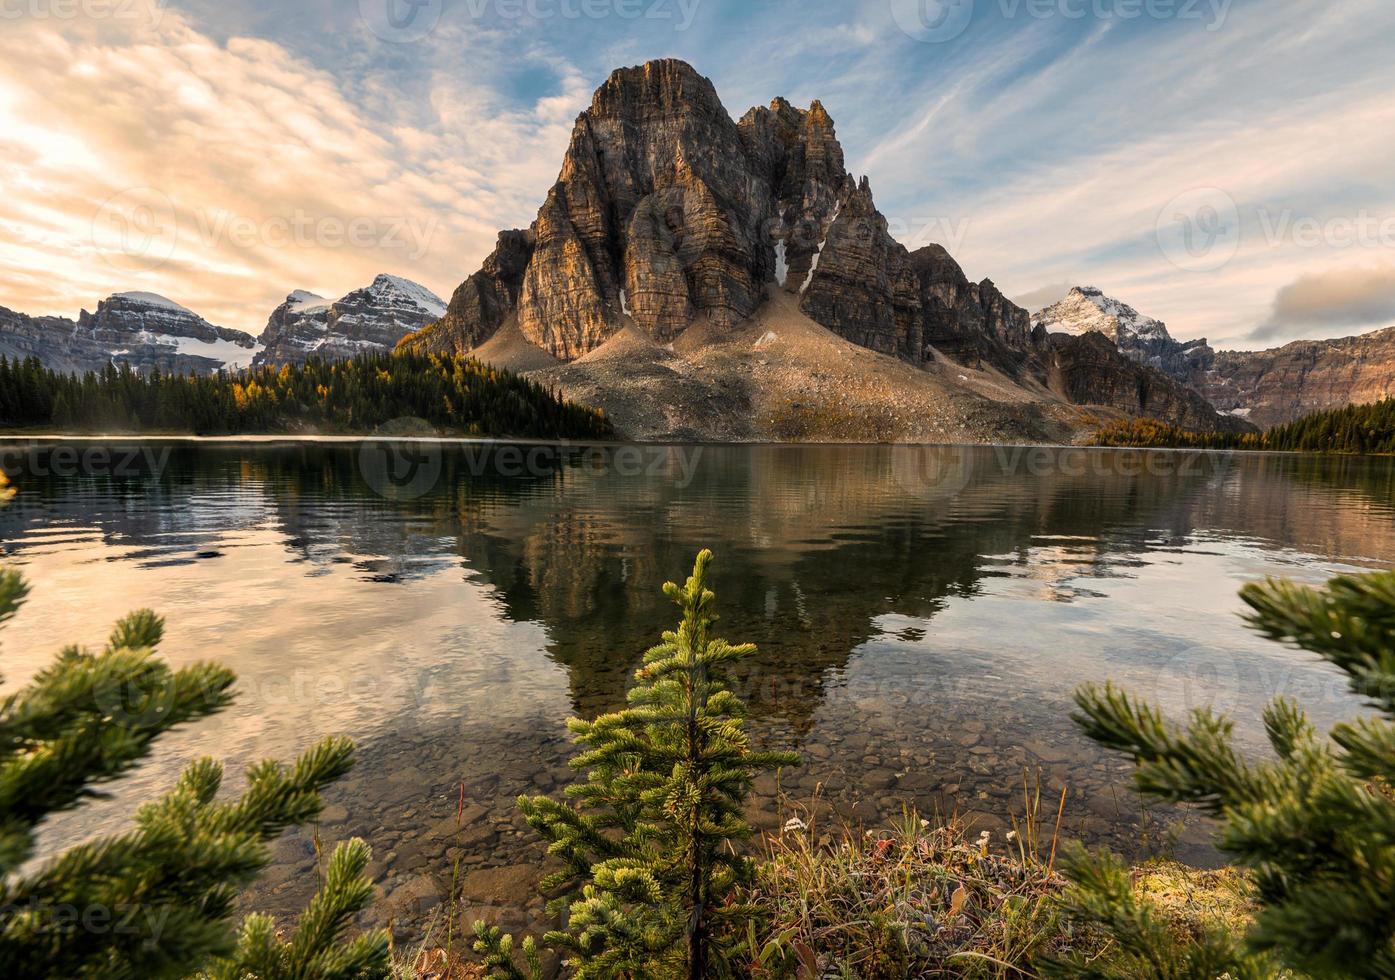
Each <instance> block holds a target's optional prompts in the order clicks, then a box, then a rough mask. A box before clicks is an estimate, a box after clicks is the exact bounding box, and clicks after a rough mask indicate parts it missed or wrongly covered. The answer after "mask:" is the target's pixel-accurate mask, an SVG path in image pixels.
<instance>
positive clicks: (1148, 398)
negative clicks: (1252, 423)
mask: <svg viewBox="0 0 1395 980" xmlns="http://www.w3.org/2000/svg"><path fill="white" fill-rule="evenodd" d="M1051 343H1052V351H1051V357H1050V362H1049V363H1050V367H1049V374H1048V376H1049V381H1048V384H1049V385H1050V387H1051V389H1052V390H1053V391H1055V392H1057V393H1058V394H1060V395H1061V396H1062V397H1063V398H1065V399H1066V400H1067V401H1069V402H1072V403H1073V404H1077V405H1082V404H1095V405H1108V406H1110V407H1111V408H1116V409H1121V410H1122V411H1124V412H1127V413H1128V414H1129V415H1133V416H1138V417H1141V418H1156V419H1166V420H1167V421H1168V422H1170V423H1171V424H1173V425H1176V426H1180V427H1182V428H1186V429H1194V430H1199V431H1208V430H1213V429H1220V430H1223V431H1245V430H1246V429H1248V428H1249V426H1247V425H1245V424H1244V422H1242V421H1241V420H1240V419H1239V418H1237V417H1235V416H1227V417H1223V418H1222V419H1221V420H1220V421H1219V422H1218V421H1217V419H1216V408H1215V407H1214V406H1213V405H1212V404H1211V403H1210V402H1209V401H1207V400H1206V399H1205V398H1204V397H1202V395H1201V394H1200V393H1199V392H1197V391H1196V390H1195V389H1193V388H1190V387H1188V386H1187V385H1184V384H1182V383H1181V382H1179V381H1177V380H1175V379H1174V378H1172V377H1171V376H1170V375H1168V374H1164V373H1163V372H1161V371H1158V370H1155V369H1154V368H1152V367H1150V366H1148V365H1147V364H1142V363H1139V361H1138V360H1136V359H1135V358H1134V357H1133V356H1132V355H1131V354H1129V353H1128V352H1126V351H1124V350H1121V349H1120V348H1119V347H1117V346H1116V344H1115V343H1114V342H1112V341H1110V339H1109V338H1108V337H1107V336H1106V335H1105V334H1103V333H1102V332H1100V331H1096V330H1087V331H1085V332H1084V333H1082V334H1079V335H1071V334H1067V333H1053V334H1052V335H1051Z"/></svg>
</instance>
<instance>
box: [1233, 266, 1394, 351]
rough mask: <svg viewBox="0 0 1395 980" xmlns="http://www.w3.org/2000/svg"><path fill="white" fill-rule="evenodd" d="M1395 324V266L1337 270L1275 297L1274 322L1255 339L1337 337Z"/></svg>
mask: <svg viewBox="0 0 1395 980" xmlns="http://www.w3.org/2000/svg"><path fill="white" fill-rule="evenodd" d="M1392 324H1395V266H1366V267H1357V268H1348V269H1335V270H1332V271H1329V272H1321V273H1315V274H1313V275H1306V276H1303V277H1301V278H1299V279H1297V280H1295V281H1293V282H1291V283H1289V284H1288V285H1287V286H1284V287H1283V288H1282V289H1280V290H1279V291H1278V293H1277V294H1276V295H1275V296H1274V308H1273V310H1272V312H1271V313H1270V316H1269V319H1268V320H1267V321H1266V322H1265V323H1263V324H1262V325H1260V326H1259V327H1257V328H1256V329H1255V330H1254V332H1253V333H1251V334H1250V339H1252V340H1258V341H1272V340H1292V339H1296V338H1300V337H1303V336H1307V335H1311V334H1313V333H1314V332H1315V331H1316V332H1321V333H1323V334H1324V335H1326V336H1332V335H1333V333H1334V331H1337V330H1340V329H1350V328H1352V327H1369V328H1376V327H1387V326H1390V325H1392Z"/></svg>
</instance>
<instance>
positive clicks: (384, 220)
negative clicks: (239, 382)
mask: <svg viewBox="0 0 1395 980" xmlns="http://www.w3.org/2000/svg"><path fill="white" fill-rule="evenodd" d="M140 2H146V0H140ZM149 2H151V3H154V2H155V0H149ZM173 2H174V3H175V4H177V7H175V8H172V9H167V10H164V11H163V16H162V17H161V18H159V20H158V22H155V21H154V20H151V19H147V20H145V21H140V22H136V21H129V20H128V21H118V20H114V19H111V18H108V19H106V20H100V21H99V20H91V19H89V20H86V21H80V20H55V19H48V20H44V19H42V18H31V19H29V20H20V21H7V22H6V24H5V29H4V33H3V34H0V66H3V67H0V230H3V234H0V303H4V304H7V305H12V306H15V307H17V308H19V309H24V310H26V311H30V312H36V313H63V314H68V315H71V314H72V313H74V312H75V311H76V308H77V307H78V306H79V305H82V304H88V305H90V304H91V303H93V302H95V300H96V299H98V298H100V297H101V296H103V295H105V294H106V293H108V292H110V291H112V290H114V289H118V288H125V289H130V288H142V289H150V290H153V291H157V292H162V293H165V294H167V295H170V296H171V297H172V298H174V299H177V300H179V301H180V302H183V303H185V304H186V305H188V306H191V307H193V308H195V309H198V310H199V311H200V312H203V313H204V314H205V315H207V316H209V317H210V318H212V319H214V320H216V321H219V322H223V323H227V324H228V325H231V326H237V327H241V328H243V329H252V330H256V329H259V328H260V326H261V324H262V322H263V321H264V320H265V317H266V313H267V311H268V310H269V309H270V308H271V307H272V306H274V305H275V303H276V302H277V301H278V300H279V299H280V298H281V297H282V296H284V295H285V293H286V292H288V291H289V290H290V289H292V288H308V289H312V290H315V291H316V292H319V293H322V294H335V293H337V292H342V291H344V290H347V289H349V288H351V287H353V286H356V285H359V284H361V283H363V282H366V281H367V280H368V279H369V278H371V276H372V275H373V274H375V273H377V272H379V271H391V272H397V273H400V274H403V275H408V276H411V277H412V278H415V279H418V280H419V281H422V282H423V283H425V284H426V285H428V286H430V287H431V288H433V289H435V290H436V291H437V292H439V293H442V294H443V295H445V294H448V293H449V292H450V291H451V289H453V287H454V286H455V285H456V284H458V283H459V281H460V280H461V279H463V278H464V276H465V275H467V274H468V273H469V272H471V271H473V269H474V268H475V267H476V266H477V265H478V263H479V261H480V259H481V258H482V257H483V256H484V254H485V253H486V252H487V251H488V249H489V248H490V247H491V246H492V243H493V238H494V233H495V231H496V230H497V229H499V228H501V227H510V226H517V225H520V224H526V223H527V222H528V221H529V220H531V218H532V216H533V214H534V212H535V210H536V208H537V206H538V204H539V203H540V202H541V200H542V198H543V196H544V194H545V192H546V189H547V187H548V185H549V184H550V183H551V181H552V180H553V179H554V178H555V176H556V173H557V167H558V165H559V163H560V160H561V154H562V151H563V150H564V148H565V146H566V143H567V139H568V137H569V134H570V131H571V126H572V121H573V119H574V118H575V116H576V114H577V113H578V112H579V111H580V110H581V109H583V108H584V107H585V105H586V104H587V102H588V101H589V98H590V92H591V90H592V88H593V87H594V86H595V85H596V84H598V83H599V82H600V81H602V80H603V79H604V77H605V75H606V73H607V72H608V71H609V70H610V69H611V68H614V67H616V66H617V65H619V64H633V63H637V62H640V61H643V60H646V59H648V58H651V57H659V56H677V57H684V58H687V59H688V60H690V61H692V62H693V63H694V64H695V65H696V66H697V67H698V68H699V70H701V71H703V72H704V73H706V74H708V75H710V76H712V78H713V79H714V81H715V82H716V84H717V87H718V90H719V92H720V93H721V94H722V96H723V98H724V100H725V101H726V103H727V106H728V109H729V110H730V111H731V112H732V114H733V115H739V114H740V113H741V112H743V111H744V110H745V109H746V108H747V107H748V106H750V105H752V104H757V103H765V102H768V101H769V99H770V98H771V97H772V96H774V95H777V94H779V95H786V96H788V97H790V98H792V99H794V100H796V101H797V102H800V103H807V102H808V101H809V100H811V99H813V98H819V99H821V100H822V101H823V102H824V103H825V105H826V106H827V107H828V108H829V110H830V112H831V113H832V114H833V116H834V118H835V119H836V120H837V122H838V127H839V134H840V136H841V137H842V139H843V142H844V146H845V149H846V150H847V155H848V159H849V164H850V166H851V167H853V168H854V169H856V170H858V171H859V172H861V171H865V172H867V173H868V174H869V175H870V176H871V178H872V181H873V186H874V187H875V189H876V191H877V195H878V202H879V204H880V206H881V208H882V210H883V211H884V212H886V213H887V215H888V217H889V218H890V219H891V222H892V226H893V227H894V228H902V229H908V230H910V232H914V233H916V234H919V233H920V230H923V229H936V228H940V229H950V230H953V232H954V234H953V238H954V241H952V242H946V244H951V245H953V246H954V248H955V254H956V257H957V258H958V259H959V260H960V261H961V263H962V264H963V265H964V267H965V269H966V271H967V272H968V273H969V274H970V275H972V276H974V277H975V278H981V277H983V276H991V277H992V278H993V279H994V280H995V281H996V282H998V283H999V285H1000V286H1002V287H1003V288H1004V290H1005V291H1007V292H1008V293H1009V295H1017V296H1019V297H1022V298H1023V299H1024V301H1028V302H1032V301H1033V299H1034V298H1044V297H1048V296H1051V295H1055V294H1058V293H1059V292H1064V288H1063V284H1075V283H1080V282H1088V283H1091V284H1093V285H1097V286H1099V287H1100V288H1102V289H1105V290H1106V291H1109V292H1111V293H1114V294H1117V295H1119V296H1120V297H1121V298H1123V299H1126V300H1127V301H1129V302H1130V303H1132V304H1134V305H1135V306H1137V307H1138V308H1139V309H1141V310H1143V311H1144V312H1146V313H1148V314H1150V315H1153V316H1157V317H1159V318H1162V319H1165V320H1166V321H1167V322H1168V324H1169V326H1170V328H1172V329H1173V330H1174V332H1175V333H1177V334H1178V335H1179V336H1183V337H1195V336H1201V335H1208V336H1209V337H1210V338H1211V340H1212V341H1213V343H1219V344H1222V345H1225V344H1252V343H1255V342H1258V341H1260V340H1263V337H1257V336H1256V333H1257V331H1261V330H1262V329H1264V328H1266V327H1270V326H1272V327H1273V329H1275V330H1278V329H1280V328H1279V327H1278V326H1276V325H1277V324H1278V323H1280V322H1281V321H1282V322H1285V323H1295V322H1296V321H1293V320H1292V318H1291V317H1290V318H1288V319H1284V313H1283V309H1287V307H1286V306H1285V307H1284V308H1283V309H1280V308H1279V307H1278V306H1276V299H1275V298H1276V296H1277V295H1280V293H1281V291H1282V290H1285V289H1286V288H1288V287H1296V285H1297V284H1298V283H1300V282H1303V281H1304V280H1305V277H1316V278H1317V279H1322V281H1325V282H1326V281H1335V280H1329V279H1323V277H1332V276H1337V277H1340V276H1341V275H1342V272H1341V270H1349V269H1353V268H1363V267H1368V266H1379V265H1381V264H1382V263H1383V262H1386V261H1388V256H1389V254H1390V251H1389V246H1386V245H1383V244H1382V242H1381V241H1380V240H1379V239H1377V240H1375V241H1370V240H1358V241H1355V242H1349V241H1344V240H1341V239H1340V237H1339V236H1335V235H1330V234H1318V235H1317V237H1316V238H1314V237H1313V236H1312V235H1311V234H1309V233H1308V232H1309V231H1310V230H1311V228H1312V227H1313V226H1314V224H1315V223H1316V225H1317V226H1319V227H1321V228H1324V229H1325V228H1330V227H1334V225H1333V223H1334V222H1337V223H1340V222H1341V221H1343V220H1345V219H1348V218H1353V219H1354V218H1356V217H1357V216H1359V215H1366V216H1374V217H1375V218H1376V219H1379V218H1380V217H1381V216H1395V185H1392V184H1391V182H1390V180H1389V177H1388V175H1389V166H1390V160H1391V159H1392V158H1395V103H1392V101H1391V100H1390V98H1389V91H1390V89H1391V88H1392V85H1395V65H1392V63H1391V62H1390V59H1389V57H1388V50H1387V46H1386V45H1385V44H1384V43H1383V39H1384V38H1386V37H1388V36H1390V34H1391V33H1392V32H1393V31H1395V5H1391V4H1389V3H1388V2H1386V0H1345V2H1343V3H1341V4H1332V3H1330V2H1326V0H1234V3H1233V4H1219V6H1218V5H1216V4H1211V5H1209V6H1208V5H1207V4H1202V5H1201V6H1202V7H1204V8H1206V9H1208V10H1215V11H1217V12H1218V13H1220V14H1223V16H1221V17H1219V18H1218V19H1216V20H1214V21H1208V20H1207V19H1205V18H1203V19H1200V20H1195V21H1183V20H1177V19H1174V20H1165V19H1164V20H1152V19H1149V18H1147V17H1143V18H1133V19H1130V18H1127V17H1118V16H1116V17H1095V16H1093V15H1087V16H1085V17H1083V18H1077V17H1073V16H1066V15H1065V13H1063V11H1073V10H1077V9H1086V10H1087V11H1088V10H1089V9H1092V7H1093V6H1094V5H1081V4H1069V5H1066V6H1064V7H1059V9H1058V10H1057V12H1056V15H1054V16H1044V17H1043V16H1037V15H1035V14H1032V13H1030V11H1031V10H1037V11H1041V10H1047V8H1049V7H1051V5H1045V6H1043V5H1041V4H1032V5H1028V4H1025V3H1017V2H1013V0H977V2H976V4H975V13H974V16H973V19H972V21H971V22H970V23H968V24H967V25H966V26H965V29H964V31H963V32H962V35H960V36H957V37H955V38H954V39H952V40H950V41H947V42H945V43H941V44H933V43H922V42H920V41H917V40H915V39H914V38H913V37H912V36H910V35H908V34H907V33H906V32H905V31H904V30H903V29H902V26H903V25H900V24H898V21H897V19H896V18H895V17H894V16H893V8H892V6H891V4H892V3H893V2H894V0H861V2H858V3H847V2H845V0H798V2H795V0H763V2H761V3H751V2H749V0H692V2H690V3H688V4H679V3H678V2H677V0H663V4H664V6H663V8H662V10H663V11H667V12H668V16H667V17H662V16H648V13H649V12H650V11H652V10H654V9H656V7H655V4H656V2H657V0H643V2H642V3H640V4H639V11H640V13H641V14H644V16H640V17H634V16H630V15H628V14H627V15H624V16H622V15H621V14H620V13H619V11H621V10H625V11H632V10H633V9H634V4H633V2H632V0H625V2H624V3H623V4H621V3H619V2H616V3H614V4H612V5H611V7H612V8H613V9H610V8H606V5H605V4H600V6H596V5H578V4H572V5H569V6H568V9H573V8H574V9H577V10H580V9H590V10H595V11H599V13H600V14H601V15H600V16H589V15H588V16H571V17H568V16H563V15H562V13H560V11H561V10H562V5H561V4H559V3H551V2H546V3H544V2H542V0H539V2H537V3H531V4H530V3H529V2H524V3H516V2H513V0H510V2H508V3H504V2H502V0H500V2H495V0H444V3H443V5H442V6H441V7H440V9H439V11H438V13H439V23H434V24H433V29H432V30H430V31H429V32H428V33H426V34H425V36H423V37H421V38H419V39H417V40H415V41H414V42H412V43H393V42H392V41H391V40H385V39H384V38H383V37H381V36H379V35H378V34H375V33H374V31H373V29H371V27H370V25H369V23H368V22H367V21H366V20H365V19H364V18H363V17H361V16H360V14H359V4H358V3H357V2H343V0H305V2H303V3H300V4H296V5H293V6H292V7H286V6H285V5H284V4H282V3H275V2H272V0H239V2H233V0H173ZM365 2H377V0H365ZM384 2H386V0H384ZM1058 6H1059V5H1058ZM1105 6H1106V7H1108V6H1109V5H1108V4H1106V5H1105ZM1178 6H1179V7H1181V6H1182V5H1178ZM142 9H146V8H142ZM148 9H151V10H159V9H160V8H159V7H158V6H153V7H150V8H148ZM519 9H521V10H522V11H523V13H522V14H521V15H520V14H518V10H519ZM607 9H610V12H609V14H607ZM1120 9H1124V6H1123V5H1120ZM1047 12H1048V13H1050V11H1049V10H1048V11H1047ZM1199 188H1213V189H1216V190H1218V191H1219V192H1221V194H1223V195H1224V197H1223V198H1215V197H1214V196H1213V197H1212V198H1211V199H1213V200H1216V199H1218V200H1223V201H1224V200H1227V199H1228V200H1229V201H1230V202H1232V204H1233V212H1232V211H1230V210H1229V209H1228V208H1222V209H1221V211H1219V212H1216V213H1215V214H1214V215H1213V214H1212V213H1211V212H1207V213H1204V214H1203V213H1198V214H1197V215H1196V216H1195V217H1196V219H1197V232H1198V234H1199V235H1203V236H1206V235H1210V236H1212V237H1216V238H1217V240H1218V241H1219V242H1220V243H1221V245H1223V246H1224V248H1225V253H1224V254H1223V255H1220V256H1219V259H1220V261H1214V262H1213V261H1206V262H1201V263H1197V262H1194V261H1191V260H1190V257H1189V256H1187V255H1183V256H1181V261H1180V262H1179V261H1178V256H1177V255H1176V254H1171V255H1170V254H1169V250H1168V248H1167V247H1165V245H1164V246H1160V228H1161V229H1163V231H1164V232H1167V233H1175V232H1176V231H1177V229H1175V228H1172V229H1168V228H1166V227H1165V226H1167V225H1168V224H1169V222H1172V221H1174V220H1175V218H1176V209H1177V204H1176V202H1177V201H1179V200H1190V199H1191V198H1190V197H1188V195H1193V196H1195V193H1196V192H1197V189H1199ZM1213 217H1215V218H1216V220H1215V221H1212V220H1211V219H1212V218H1213ZM123 221H125V222H126V223H127V225H126V226H125V227H123V225H122V222H123ZM1377 223H1378V222H1377ZM1227 224H1229V225H1231V226H1233V227H1226V225H1227ZM351 226H353V228H352V230H356V231H357V232H358V234H351V233H350V232H351ZM307 228H308V229H309V230H308V231H306V230H305V229H307ZM394 229H395V231H394ZM122 233H125V234H126V235H127V238H128V239H132V238H133V239H134V240H136V241H138V242H139V241H147V242H149V243H150V252H149V254H146V255H136V256H128V257H126V259H129V261H127V260H125V259H123V257H122V255H121V254H120V252H119V250H118V255H117V261H114V262H113V261H108V260H106V259H104V258H103V254H104V253H105V254H107V259H110V258H111V255H110V253H111V251H112V248H111V246H112V244H113V241H118V242H119V240H120V239H119V236H120V235H121V234H122ZM908 233H909V232H908ZM1217 236H1218V237H1217ZM1205 241H1209V239H1204V241H1203V244H1205ZM911 244H913V245H914V244H921V242H919V241H918V240H917V241H914V242H912V243H911ZM1305 289H1306V287H1305ZM1299 293H1300V294H1304V293H1303V291H1301V290H1300V291H1299ZM1311 295H1313V296H1317V297H1330V298H1331V301H1332V303H1333V305H1332V307H1331V309H1330V316H1329V318H1328V319H1327V320H1325V321H1324V322H1323V323H1319V322H1318V321H1319V319H1321V318H1322V317H1323V316H1324V315H1325V314H1324V312H1323V310H1322V308H1321V305H1320V302H1319V304H1318V305H1317V306H1315V307H1314V308H1313V311H1312V313H1311V314H1305V315H1311V316H1312V317H1314V318H1317V319H1314V320H1312V321H1311V329H1312V330H1313V331H1314V332H1324V331H1325V332H1329V333H1330V331H1327V329H1326V326H1325V325H1324V324H1331V325H1334V326H1335V325H1336V324H1338V323H1339V322H1340V323H1341V325H1342V326H1341V329H1344V330H1352V329H1361V328H1364V327H1367V326H1372V327H1374V326H1383V325H1385V324H1384V323H1383V322H1381V316H1382V312H1381V307H1380V306H1379V304H1376V305H1363V304H1360V303H1357V304H1355V305H1346V306H1343V305H1341V304H1342V295H1341V294H1339V293H1338V292H1324V291H1319V292H1316V293H1312V294H1311ZM1276 311H1277V312H1276ZM1367 315H1369V316H1370V317H1371V319H1369V320H1365V321H1363V320H1359V319H1353V318H1354V317H1360V316H1367ZM1304 329H1308V327H1307V326H1305V327H1304ZM1275 336H1278V334H1276V335H1275Z"/></svg>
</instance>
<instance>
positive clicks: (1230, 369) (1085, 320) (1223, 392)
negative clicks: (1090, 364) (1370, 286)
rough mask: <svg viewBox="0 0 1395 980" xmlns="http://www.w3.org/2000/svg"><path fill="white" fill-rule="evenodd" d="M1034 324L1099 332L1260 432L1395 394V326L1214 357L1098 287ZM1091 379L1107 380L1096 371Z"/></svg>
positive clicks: (1071, 297)
mask: <svg viewBox="0 0 1395 980" xmlns="http://www.w3.org/2000/svg"><path fill="white" fill-rule="evenodd" d="M1032 323H1033V325H1034V326H1035V327H1037V328H1040V329H1044V330H1047V331H1050V332H1051V333H1053V334H1070V335H1074V336H1084V335H1086V334H1100V335H1102V336H1104V337H1106V338H1108V339H1109V340H1110V341H1113V343H1114V346H1115V347H1116V349H1117V350H1118V351H1119V352H1120V353H1121V354H1124V355H1125V356H1126V357H1128V358H1129V359H1130V360H1132V361H1134V362H1136V363H1138V364H1143V365H1147V366H1150V367H1154V368H1157V369H1158V370H1159V371H1161V372H1163V373H1164V374H1166V375H1168V376H1169V377H1171V378H1174V379H1176V380H1178V381H1181V382H1183V383H1184V384H1186V385H1187V386H1188V387H1190V388H1192V389H1194V390H1195V391H1197V392H1199V393H1200V394H1201V395H1202V396H1204V397H1205V399H1206V401H1207V402H1209V403H1210V404H1211V406H1212V407H1213V408H1215V409H1216V410H1217V411H1219V412H1221V413H1222V414H1224V415H1227V416H1230V417H1232V418H1239V419H1244V420H1246V421H1249V422H1251V423H1253V424H1255V425H1257V426H1259V427H1260V428H1269V427H1271V426H1274V425H1279V424H1282V423H1284V422H1291V421H1293V420H1294V419H1297V418H1300V417H1301V416H1303V415H1307V414H1308V413H1310V412H1316V411H1320V410H1323V409H1328V408H1338V407H1340V406H1342V405H1350V404H1361V403H1364V402H1373V401H1379V400H1380V399H1382V398H1388V397H1390V396H1392V395H1395V327H1391V328H1389V329H1386V330H1377V331H1375V332H1374V333H1368V334H1362V335H1360V336H1357V337H1343V338H1341V339H1339V340H1300V341H1295V342H1294V343H1291V344H1288V345H1286V346H1284V347H1279V348H1275V349H1273V350H1264V351H1213V350H1212V349H1211V347H1210V346H1209V345H1208V344H1207V343H1206V341H1205V340H1193V341H1187V342H1179V341H1177V340H1174V339H1173V338H1172V336H1171V335H1170V334H1169V333H1168V332H1167V327H1166V325H1165V324H1163V322H1162V321H1161V320H1155V319H1153V318H1152V317H1148V316H1144V315H1143V314H1141V313H1139V312H1138V311H1137V310H1135V309H1134V308H1133V307H1132V306H1129V305H1128V304H1127V303H1123V302H1120V301H1119V300H1117V299H1113V298H1111V297H1109V296H1106V295H1105V294H1104V293H1103V292H1101V291H1100V290H1098V289H1096V288H1094V287H1093V286H1077V287H1075V288H1074V289H1072V290H1071V291H1070V292H1069V293H1068V294H1067V295H1066V297H1065V299H1063V300H1061V301H1060V302H1058V303H1055V304H1053V305H1051V306H1048V307H1046V308H1045V309H1044V310H1040V311H1039V312H1037V313H1035V314H1033V316H1032ZM1089 373H1090V374H1092V375H1093V376H1095V377H1096V379H1097V382H1100V383H1102V382H1103V379H1102V378H1101V376H1100V375H1099V374H1098V372H1097V371H1092V372H1089ZM1067 387H1069V385H1067ZM1155 397H1156V396H1155ZM1167 400H1168V402H1169V403H1172V402H1173V401H1174V400H1175V399H1174V397H1173V396H1172V395H1169V397H1168V399H1167ZM1177 404H1178V405H1180V404H1181V403H1180V402H1178V403H1177ZM1118 407H1124V406H1123V405H1122V404H1119V406H1118ZM1144 414H1156V413H1144ZM1159 417H1161V416H1159ZM1193 427H1195V426H1193Z"/></svg>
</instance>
